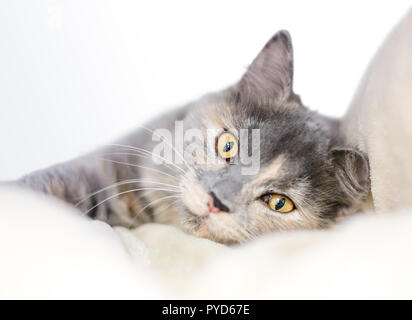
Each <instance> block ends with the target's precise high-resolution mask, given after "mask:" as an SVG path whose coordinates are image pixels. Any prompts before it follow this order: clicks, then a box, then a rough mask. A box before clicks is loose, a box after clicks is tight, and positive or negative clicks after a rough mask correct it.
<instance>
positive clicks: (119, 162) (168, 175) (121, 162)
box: [100, 158, 179, 181]
mask: <svg viewBox="0 0 412 320" xmlns="http://www.w3.org/2000/svg"><path fill="white" fill-rule="evenodd" d="M100 159H101V160H104V161H109V162H112V163H117V164H121V165H126V166H131V167H135V168H141V169H145V170H149V171H153V172H157V173H159V174H162V175H165V176H167V177H170V178H172V179H174V180H176V181H179V180H178V178H177V177H176V176H174V175H171V174H168V173H166V172H164V171H161V170H158V169H155V168H151V167H147V166H141V165H138V164H133V163H129V162H123V161H117V160H112V159H106V158H100Z"/></svg>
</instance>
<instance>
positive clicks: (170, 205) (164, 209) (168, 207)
mask: <svg viewBox="0 0 412 320" xmlns="http://www.w3.org/2000/svg"><path fill="white" fill-rule="evenodd" d="M179 201H181V199H180V198H179V199H177V200H175V201H173V202H172V203H171V204H169V205H168V206H166V207H165V208H163V209H162V210H159V211H156V214H160V213H163V212H165V211H166V210H167V209H170V208H172V207H173V206H174V205H176V204H177V203H178V202H179Z"/></svg>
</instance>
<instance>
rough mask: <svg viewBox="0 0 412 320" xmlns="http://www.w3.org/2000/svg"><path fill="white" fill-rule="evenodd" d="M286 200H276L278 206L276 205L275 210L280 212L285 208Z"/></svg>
mask: <svg viewBox="0 0 412 320" xmlns="http://www.w3.org/2000/svg"><path fill="white" fill-rule="evenodd" d="M285 203H286V200H285V199H284V198H277V199H276V205H275V209H276V210H280V209H282V208H283V206H284V205H285Z"/></svg>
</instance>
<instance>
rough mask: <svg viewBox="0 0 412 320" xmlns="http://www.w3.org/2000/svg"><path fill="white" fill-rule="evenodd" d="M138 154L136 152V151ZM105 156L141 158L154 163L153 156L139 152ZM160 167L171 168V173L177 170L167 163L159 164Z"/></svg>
mask: <svg viewBox="0 0 412 320" xmlns="http://www.w3.org/2000/svg"><path fill="white" fill-rule="evenodd" d="M130 151H135V150H130ZM135 152H136V151H135ZM104 154H105V155H108V156H111V155H113V156H130V157H141V158H144V159H148V160H152V161H153V158H152V157H151V156H149V155H146V154H142V153H139V152H136V153H129V152H105V153H104ZM159 166H165V167H166V168H169V169H170V170H171V171H173V172H175V170H176V168H175V167H171V166H170V165H168V164H167V163H163V162H162V163H161V164H159Z"/></svg>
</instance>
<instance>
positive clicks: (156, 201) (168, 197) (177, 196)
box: [129, 195, 183, 228]
mask: <svg viewBox="0 0 412 320" xmlns="http://www.w3.org/2000/svg"><path fill="white" fill-rule="evenodd" d="M176 198H178V200H180V199H181V198H183V195H172V196H164V197H161V198H159V199H156V200H153V201H151V202H149V203H148V204H147V205H145V206H144V207H143V208H142V209H140V210H139V212H137V213H136V214H135V217H134V218H133V219H132V221H131V222H130V224H129V228H130V227H131V226H132V223H133V221H134V220H135V219H136V217H138V216H139V214H141V213H142V212H143V211H144V210H146V209H147V208H148V207H150V206H152V205H154V204H156V203H158V202H160V201H164V200H167V199H176Z"/></svg>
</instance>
